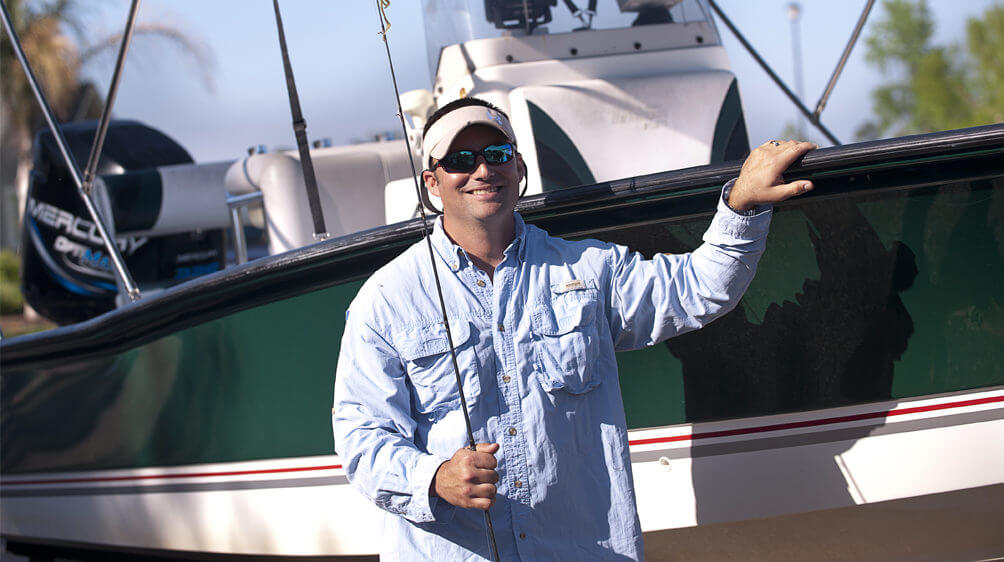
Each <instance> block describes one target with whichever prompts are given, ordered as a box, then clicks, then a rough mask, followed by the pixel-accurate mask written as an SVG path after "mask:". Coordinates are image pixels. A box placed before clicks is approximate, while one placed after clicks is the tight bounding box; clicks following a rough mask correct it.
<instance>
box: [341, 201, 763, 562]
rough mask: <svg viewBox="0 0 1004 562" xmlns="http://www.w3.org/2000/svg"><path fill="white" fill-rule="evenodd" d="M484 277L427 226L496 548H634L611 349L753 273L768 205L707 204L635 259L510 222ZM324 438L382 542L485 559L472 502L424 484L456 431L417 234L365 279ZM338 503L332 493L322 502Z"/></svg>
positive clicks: (729, 291) (685, 320) (457, 436)
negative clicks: (690, 231) (380, 512)
mask: <svg viewBox="0 0 1004 562" xmlns="http://www.w3.org/2000/svg"><path fill="white" fill-rule="evenodd" d="M514 220H515V222H516V238H515V240H513V242H512V244H511V245H510V246H509V247H508V249H507V250H506V252H505V258H504V260H503V261H502V263H501V264H499V266H498V267H497V268H496V269H495V274H494V280H492V279H491V278H489V276H488V275H487V274H486V273H484V272H483V271H481V270H480V269H478V268H477V267H476V266H475V265H474V264H473V263H472V262H471V260H470V259H469V258H468V257H467V255H466V253H465V252H464V250H463V249H462V248H460V247H459V246H457V245H455V244H453V243H452V242H451V241H450V240H449V238H447V236H446V235H445V234H444V232H443V229H442V221H439V222H437V224H436V226H435V229H434V232H433V234H432V243H433V247H434V248H435V257H436V260H437V268H438V270H439V275H440V278H441V281H442V285H443V294H444V296H445V300H446V307H447V313H448V315H449V321H450V328H451V331H452V335H453V342H454V344H455V346H456V350H457V360H458V362H459V366H460V371H461V375H462V378H463V389H464V390H463V391H464V396H465V397H466V399H467V404H468V407H469V409H470V415H471V423H472V425H473V428H474V437H475V440H476V441H477V442H478V443H482V442H484V443H499V444H500V445H501V448H500V450H499V452H498V453H497V454H496V455H495V456H496V459H497V460H498V468H497V470H498V473H499V476H500V480H499V483H498V498H497V502H496V503H495V505H494V506H493V507H492V508H491V514H492V518H493V523H494V528H495V534H496V539H497V543H498V548H499V552H500V553H501V556H502V559H503V560H625V559H630V560H636V559H641V558H642V556H643V550H642V536H641V526H640V524H639V521H638V515H637V511H636V508H635V493H634V484H633V478H632V475H631V458H630V453H629V450H628V436H627V426H626V423H625V420H624V406H623V402H622V400H621V391H620V384H619V381H618V377H617V363H616V361H615V358H614V352H615V351H622V350H630V349H638V348H641V347H645V346H649V345H653V344H655V343H657V342H660V341H662V340H665V339H666V338H670V337H673V336H675V335H677V334H681V333H683V332H687V331H689V330H695V329H697V328H700V327H701V326H703V325H705V324H707V323H708V322H710V321H711V320H713V319H715V318H716V317H718V316H721V315H722V314H725V313H726V312H728V311H729V310H731V309H732V308H733V307H734V306H735V304H736V303H737V302H738V301H739V298H740V297H741V296H742V294H743V292H744V291H745V290H746V287H747V286H748V285H749V283H750V281H751V280H752V279H753V274H754V272H755V270H756V265H757V261H758V260H759V258H760V255H761V253H762V252H763V249H764V244H765V239H766V235H767V229H768V225H769V223H770V212H769V209H768V210H764V211H763V212H760V213H757V214H756V215H754V216H741V215H739V214H737V213H735V212H733V211H732V210H731V209H729V208H728V207H727V206H725V204H724V203H723V202H720V203H719V207H718V212H717V213H716V214H715V217H714V219H713V220H712V223H711V226H710V227H709V229H708V231H707V232H706V233H705V235H704V244H702V245H701V246H700V247H699V248H698V249H696V250H695V251H693V252H691V253H688V254H682V255H662V254H660V255H657V256H656V257H655V258H654V259H652V260H645V259H643V258H642V256H641V255H639V254H637V253H632V252H630V251H629V250H628V249H627V248H625V247H623V246H618V245H615V244H607V243H604V242H599V241H596V240H583V241H568V240H563V239H561V238H555V237H551V236H549V235H548V234H547V233H546V232H544V231H543V230H541V229H539V228H537V227H534V226H532V225H526V224H524V223H523V220H522V218H520V216H519V214H514ZM334 406H335V407H334V410H333V415H332V422H333V427H334V436H335V448H336V450H337V452H338V454H339V455H341V458H342V463H343V465H344V467H345V470H346V473H347V474H348V478H349V480H350V482H351V483H352V485H353V486H355V487H356V488H357V489H358V490H359V491H360V492H362V493H363V494H364V495H366V496H367V497H368V498H370V499H371V500H372V501H373V502H375V503H376V505H377V506H379V507H381V508H383V509H384V510H386V511H388V512H390V513H391V514H393V515H388V516H387V517H386V518H385V519H386V521H385V524H384V528H383V539H382V541H383V542H382V545H383V546H382V556H383V557H384V558H385V559H391V560H396V559H401V560H481V559H490V558H491V554H490V551H489V547H488V543H487V539H486V533H485V522H484V515H483V513H482V512H480V511H477V510H472V509H462V508H456V507H454V506H452V505H450V504H448V503H447V502H445V501H443V500H440V499H438V498H434V497H430V495H429V486H430V484H431V482H432V478H433V475H434V474H435V473H436V470H437V469H438V468H439V465H440V464H442V463H443V462H445V461H446V460H448V459H449V458H450V457H452V456H453V454H454V453H455V452H456V451H457V450H458V449H460V448H462V447H465V446H467V444H468V439H467V435H466V428H465V424H464V419H463V415H462V413H461V412H460V410H459V408H460V394H459V391H458V389H457V382H456V377H455V375H454V370H453V366H452V363H451V360H450V352H449V344H448V342H447V339H446V331H445V328H444V326H443V323H442V313H441V311H440V305H439V299H438V296H437V293H436V284H435V281H434V279H433V276H432V268H431V262H430V259H429V251H428V247H427V246H426V242H425V241H424V240H423V241H421V242H419V243H416V244H415V245H413V246H412V247H411V248H409V249H408V250H406V251H405V252H404V253H403V254H402V255H401V256H399V257H397V258H396V259H394V260H393V261H392V262H390V263H389V264H387V265H386V266H385V267H383V268H381V269H380V270H379V271H377V272H376V273H375V274H373V276H372V277H371V278H370V279H369V280H368V281H367V282H366V283H365V284H364V286H363V287H362V289H361V290H360V292H359V294H358V296H357V297H356V299H355V300H354V301H353V303H352V305H351V306H350V307H349V312H348V315H347V321H346V327H345V334H344V337H343V338H342V346H341V351H340V355H339V360H338V372H337V377H336V381H335V405H334ZM335 508H337V507H335Z"/></svg>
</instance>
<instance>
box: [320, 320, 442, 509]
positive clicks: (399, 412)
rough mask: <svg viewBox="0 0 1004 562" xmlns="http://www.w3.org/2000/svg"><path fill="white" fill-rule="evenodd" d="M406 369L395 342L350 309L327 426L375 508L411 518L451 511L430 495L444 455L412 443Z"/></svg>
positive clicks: (348, 471) (355, 480) (349, 473)
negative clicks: (441, 455) (393, 344)
mask: <svg viewBox="0 0 1004 562" xmlns="http://www.w3.org/2000/svg"><path fill="white" fill-rule="evenodd" d="M405 378H406V377H405V370H404V365H403V363H402V362H401V359H400V357H399V356H398V354H397V352H396V351H395V350H394V348H393V346H392V345H391V344H390V343H389V342H388V341H387V340H386V339H385V338H384V337H382V336H381V335H380V334H379V333H378V332H377V331H376V330H374V329H373V328H372V327H371V326H369V325H368V324H367V323H365V322H364V321H362V320H361V319H360V318H359V317H357V315H355V314H351V313H350V314H349V315H348V318H347V319H346V325H345V333H344V335H343V337H342V346H341V350H340V352H339V357H338V369H337V373H336V376H335V400H334V407H333V408H332V411H331V425H332V430H333V433H334V438H335V449H336V452H337V453H338V454H339V455H340V457H341V460H342V464H343V466H344V467H345V473H346V475H347V476H348V479H349V482H350V483H351V484H352V485H353V486H354V487H355V488H356V489H357V490H359V491H360V492H362V494H363V495H365V496H366V497H367V498H369V499H370V500H372V501H373V502H374V503H375V504H376V505H377V506H378V507H380V508H382V509H384V510H386V511H389V512H391V513H395V514H397V515H400V516H402V517H405V518H406V519H408V520H410V521H413V522H415V523H423V522H429V521H434V520H436V513H435V512H438V513H439V514H440V516H441V517H442V516H446V514H448V513H452V510H448V509H445V508H447V507H452V506H449V504H447V503H446V502H438V503H440V504H442V506H440V507H442V508H443V509H439V508H437V507H436V505H437V502H436V500H437V499H438V498H430V496H429V486H430V485H431V483H432V478H433V476H435V474H436V471H437V470H438V469H439V466H440V465H441V464H442V463H443V462H445V461H447V460H449V459H446V458H443V457H439V456H436V455H431V454H428V453H425V452H424V451H421V450H419V449H418V447H416V446H415V443H414V432H415V427H416V423H415V421H414V420H413V419H412V417H411V403H410V398H409V392H408V389H407V385H406V383H405Z"/></svg>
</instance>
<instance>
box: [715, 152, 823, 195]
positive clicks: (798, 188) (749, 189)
mask: <svg viewBox="0 0 1004 562" xmlns="http://www.w3.org/2000/svg"><path fill="white" fill-rule="evenodd" d="M816 148H819V146H817V145H816V144H814V143H811V142H798V141H767V142H765V143H763V144H761V145H760V146H758V147H756V149H754V150H753V152H752V153H750V155H749V157H748V158H746V162H744V163H743V168H742V171H741V172H739V179H738V180H736V183H735V185H733V186H732V191H731V192H730V193H729V200H728V204H729V207H732V209H734V210H736V211H748V210H750V209H752V208H754V207H756V206H757V205H772V204H774V203H779V202H781V201H784V200H785V199H788V198H790V197H794V196H796V195H800V194H802V193H805V192H806V191H809V190H810V189H812V182H811V181H808V180H796V181H793V182H790V183H784V179H783V178H782V177H781V174H782V173H784V171H785V170H787V169H788V166H791V164H792V162H794V161H795V160H798V159H799V158H801V157H802V155H803V154H805V153H806V152H809V151H810V150H814V149H816Z"/></svg>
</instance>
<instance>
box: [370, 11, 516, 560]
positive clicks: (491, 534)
mask: <svg viewBox="0 0 1004 562" xmlns="http://www.w3.org/2000/svg"><path fill="white" fill-rule="evenodd" d="M385 1H387V0H376V3H377V10H378V12H379V14H380V35H381V36H382V37H383V45H384V48H385V49H386V50H387V63H388V65H389V66H390V78H391V81H392V82H393V83H394V97H395V99H396V100H397V116H398V117H399V118H400V119H401V130H402V132H403V133H404V138H405V143H404V146H405V150H407V151H408V163H409V164H411V175H412V177H413V178H414V179H415V194H416V195H417V196H418V200H419V201H421V200H422V190H421V188H420V187H419V185H418V171H417V170H416V169H415V159H414V158H413V157H412V154H411V147H410V146H409V145H408V142H407V139H408V127H407V125H405V122H404V109H403V108H402V107H401V93H400V91H399V90H398V87H397V76H396V74H395V73H394V60H393V59H392V58H391V55H390V44H389V43H388V42H387V27H386V25H385V23H384V22H385V20H386V18H385V16H384V11H383V10H384V7H383V5H382V4H381V2H385ZM387 3H389V2H387ZM418 208H419V209H420V210H421V212H422V233H423V236H425V242H426V244H427V245H428V247H429V260H430V261H431V262H432V275H433V277H434V278H435V280H436V292H437V293H439V307H440V309H441V310H442V312H443V326H444V327H446V339H447V340H448V341H449V343H450V359H452V360H453V374H454V375H456V377H457V388H458V390H459V391H460V410H461V411H462V412H463V413H464V423H465V424H467V440H468V443H469V445H468V447H469V448H470V450H472V451H474V450H475V448H476V443H475V442H474V430H472V429H471V416H470V414H469V413H468V412H467V399H466V398H465V397H464V384H463V379H461V378H460V366H459V365H458V364H457V349H456V347H454V345H453V334H452V333H451V332H450V321H449V319H448V318H447V316H446V299H444V298H443V286H442V284H441V283H440V281H439V270H438V269H437V268H436V254H435V253H434V252H433V249H432V238H431V237H430V236H429V225H428V222H427V221H426V215H425V208H424V207H423V206H422V205H419V206H418ZM485 528H486V530H487V533H488V546H489V548H490V549H491V552H492V559H493V560H495V561H496V562H499V561H501V560H502V559H501V558H500V557H499V549H498V545H497V544H496V542H495V529H494V527H493V526H492V514H491V513H489V512H488V510H485Z"/></svg>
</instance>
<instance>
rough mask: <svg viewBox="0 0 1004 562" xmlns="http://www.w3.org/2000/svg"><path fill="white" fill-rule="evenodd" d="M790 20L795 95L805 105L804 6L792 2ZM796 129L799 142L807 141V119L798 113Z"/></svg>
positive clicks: (790, 4) (789, 11)
mask: <svg viewBox="0 0 1004 562" xmlns="http://www.w3.org/2000/svg"><path fill="white" fill-rule="evenodd" d="M787 11H788V20H789V21H791V58H792V61H793V62H794V65H795V93H796V94H798V99H800V100H802V103H805V83H804V81H803V79H802V36H801V33H799V28H798V23H799V20H800V19H801V16H802V6H801V5H800V4H799V3H798V2H790V3H789V4H788V6H787ZM796 119H797V121H795V128H796V130H797V131H798V138H799V140H805V117H804V116H803V115H802V114H801V113H798V115H797V116H796Z"/></svg>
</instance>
